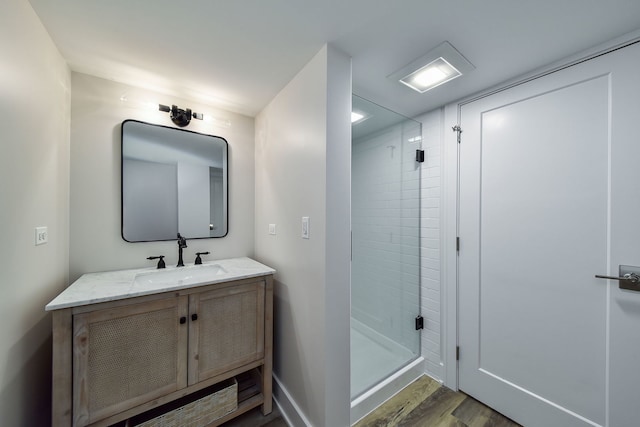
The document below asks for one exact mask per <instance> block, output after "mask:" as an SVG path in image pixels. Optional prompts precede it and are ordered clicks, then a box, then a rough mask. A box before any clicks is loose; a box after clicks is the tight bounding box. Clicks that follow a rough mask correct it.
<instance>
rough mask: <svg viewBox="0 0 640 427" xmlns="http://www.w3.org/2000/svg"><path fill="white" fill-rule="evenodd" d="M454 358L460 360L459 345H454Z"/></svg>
mask: <svg viewBox="0 0 640 427" xmlns="http://www.w3.org/2000/svg"><path fill="white" fill-rule="evenodd" d="M456 360H460V346H457V347H456Z"/></svg>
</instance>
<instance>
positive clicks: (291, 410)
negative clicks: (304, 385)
mask: <svg viewBox="0 0 640 427" xmlns="http://www.w3.org/2000/svg"><path fill="white" fill-rule="evenodd" d="M273 400H275V402H276V404H277V405H278V408H280V412H281V413H282V418H284V420H285V421H286V423H287V424H288V425H289V426H291V427H312V424H311V422H309V420H308V419H307V417H306V416H305V415H304V412H302V409H300V407H299V406H298V404H297V403H296V401H295V399H294V398H293V397H291V394H289V392H288V391H287V389H286V387H284V386H283V385H282V382H281V381H280V379H279V378H278V377H277V376H276V375H275V374H274V375H273Z"/></svg>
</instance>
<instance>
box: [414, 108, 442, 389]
mask: <svg viewBox="0 0 640 427" xmlns="http://www.w3.org/2000/svg"><path fill="white" fill-rule="evenodd" d="M443 119H444V114H443V111H442V110H441V109H439V110H435V111H432V112H429V113H426V114H423V115H421V116H419V117H416V120H418V121H419V122H421V123H422V149H423V150H424V151H425V162H424V163H423V164H422V177H421V186H420V187H421V207H420V210H421V212H420V214H421V215H420V216H421V224H420V257H421V259H420V265H421V267H420V269H421V271H420V281H421V290H420V293H421V296H420V300H421V301H420V303H421V311H422V316H423V317H424V320H425V322H424V329H423V331H422V356H423V357H424V359H425V361H426V367H425V369H426V372H427V374H429V375H430V376H432V377H434V378H436V379H438V380H442V379H443V377H444V367H443V364H442V356H441V354H442V352H441V346H440V343H441V332H440V331H441V329H440V328H441V310H440V301H441V300H440V295H441V293H440V270H441V268H440V253H441V251H440V248H441V241H440V236H441V234H440V232H441V220H440V213H441V209H440V206H441V199H440V197H441V176H442V175H441V159H442V156H441V149H442V148H441V147H442V137H443V135H442V132H443V129H444V126H443Z"/></svg>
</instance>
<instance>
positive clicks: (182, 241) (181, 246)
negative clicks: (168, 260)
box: [176, 233, 187, 267]
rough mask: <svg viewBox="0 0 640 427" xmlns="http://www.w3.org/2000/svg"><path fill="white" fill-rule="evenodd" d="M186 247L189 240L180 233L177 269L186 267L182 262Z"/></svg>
mask: <svg viewBox="0 0 640 427" xmlns="http://www.w3.org/2000/svg"><path fill="white" fill-rule="evenodd" d="M186 247H187V239H185V238H184V237H182V236H181V235H180V233H178V265H177V266H176V267H184V262H183V261H182V250H183V249H184V248H186Z"/></svg>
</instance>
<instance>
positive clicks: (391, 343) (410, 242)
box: [351, 96, 422, 399]
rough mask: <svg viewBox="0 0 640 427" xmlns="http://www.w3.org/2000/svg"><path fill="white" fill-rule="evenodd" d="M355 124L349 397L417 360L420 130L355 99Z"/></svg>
mask: <svg viewBox="0 0 640 427" xmlns="http://www.w3.org/2000/svg"><path fill="white" fill-rule="evenodd" d="M353 111H354V112H357V113H360V114H362V115H363V118H362V119H360V120H359V121H356V122H354V123H353V125H352V182H351V194H352V201H351V202H352V214H351V223H352V233H353V234H352V273H351V347H352V351H351V373H352V374H351V397H352V399H353V398H355V397H357V396H359V395H361V394H362V393H364V392H366V391H367V390H368V389H369V388H371V387H372V386H374V385H375V384H377V383H379V382H380V381H382V380H384V379H385V378H387V377H389V376H390V375H392V374H393V373H394V372H396V371H398V370H399V369H401V368H402V367H404V366H406V365H407V364H408V363H410V362H411V361H413V360H415V359H416V358H417V357H418V356H419V353H420V333H419V332H418V331H416V329H415V318H416V316H417V315H419V313H420V167H419V165H420V164H419V163H417V162H416V150H418V149H420V147H421V139H422V138H421V132H422V129H421V124H420V123H419V122H416V121H414V120H411V119H408V118H406V117H404V116H401V115H399V114H397V113H395V112H392V111H390V110H388V109H385V108H383V107H380V106H378V105H375V104H373V103H371V102H369V101H366V100H364V99H362V98H359V97H357V96H354V97H353Z"/></svg>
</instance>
